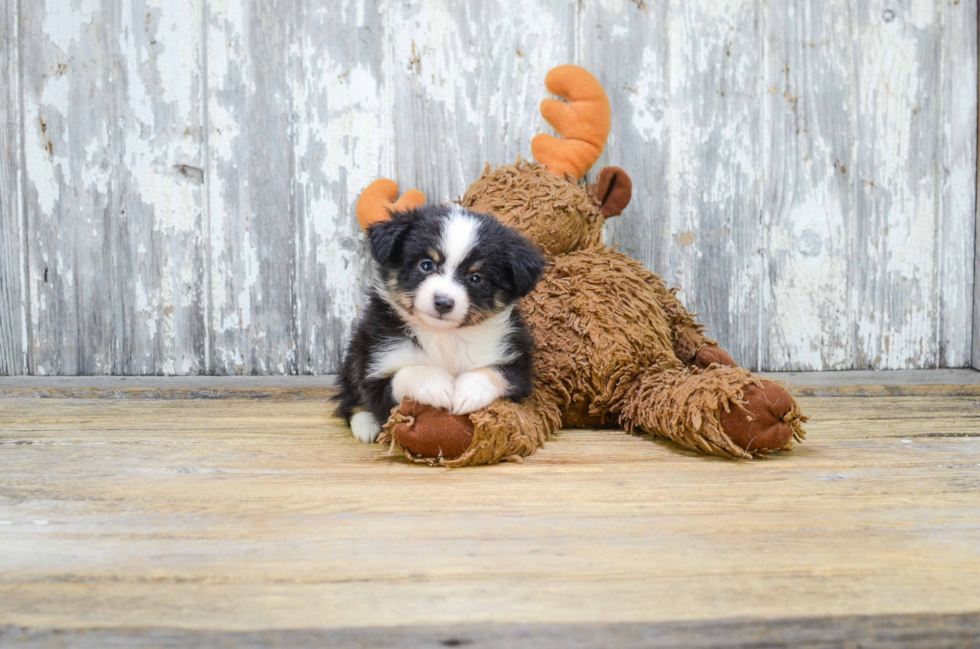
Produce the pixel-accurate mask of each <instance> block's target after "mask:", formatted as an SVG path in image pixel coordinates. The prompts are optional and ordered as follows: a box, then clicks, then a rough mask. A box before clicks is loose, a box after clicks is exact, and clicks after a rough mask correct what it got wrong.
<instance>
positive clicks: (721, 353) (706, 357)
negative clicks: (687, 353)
mask: <svg viewBox="0 0 980 649" xmlns="http://www.w3.org/2000/svg"><path fill="white" fill-rule="evenodd" d="M713 363H717V364H718V365H723V366H725V367H738V363H736V362H735V360H734V359H733V358H732V357H731V356H729V355H728V352H726V351H725V350H724V349H722V348H721V347H715V346H711V347H702V348H701V349H699V350H698V353H697V355H696V356H695V357H694V362H693V365H694V366H695V367H700V368H701V369H702V370H706V369H708V366H709V365H711V364H713Z"/></svg>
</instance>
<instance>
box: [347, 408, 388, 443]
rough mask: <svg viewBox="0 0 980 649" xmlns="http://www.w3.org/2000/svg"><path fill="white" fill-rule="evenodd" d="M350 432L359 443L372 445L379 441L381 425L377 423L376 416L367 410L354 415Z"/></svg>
mask: <svg viewBox="0 0 980 649" xmlns="http://www.w3.org/2000/svg"><path fill="white" fill-rule="evenodd" d="M350 432H352V433H354V437H355V438H356V439H357V440H358V441H359V442H364V443H365V444H371V443H372V442H376V441H378V435H380V434H381V425H380V424H379V423H378V422H377V421H375V419H374V415H372V414H371V413H370V412H368V411H366V410H362V411H361V412H356V413H354V416H353V417H351V418H350Z"/></svg>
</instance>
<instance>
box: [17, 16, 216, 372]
mask: <svg viewBox="0 0 980 649" xmlns="http://www.w3.org/2000/svg"><path fill="white" fill-rule="evenodd" d="M200 6H201V5H200V0H182V1H180V2H145V3H144V2H141V1H139V0H120V2H117V3H112V4H111V5H105V6H101V7H97V6H95V5H94V4H93V3H81V4H77V3H76V5H73V6H71V7H70V6H69V5H65V4H64V3H61V4H59V5H58V8H57V9H55V8H54V7H46V6H45V4H44V3H34V2H31V3H21V6H20V12H21V24H22V25H23V27H24V29H23V31H24V35H23V38H24V48H25V55H24V95H25V97H24V105H25V108H24V119H25V139H24V149H25V160H26V168H25V170H24V173H25V174H26V179H27V182H26V187H27V223H28V239H27V240H28V242H29V248H28V250H27V257H28V270H29V273H30V276H29V280H28V281H29V284H30V291H29V294H30V296H31V303H30V326H31V329H32V340H33V344H32V349H31V368H32V371H33V372H34V373H37V374H157V373H176V372H182V373H196V372H198V371H201V368H202V365H203V358H202V350H203V344H202V343H203V312H202V310H201V306H200V302H201V300H200V293H199V288H200V286H201V284H202V281H201V280H202V273H203V270H204V268H203V255H202V254H201V250H202V249H201V247H200V243H201V239H202V237H201V213H202V210H201V183H202V178H201V167H202V165H203V155H202V148H201V145H200V141H201V133H200V127H201V115H200V94H201V93H200V87H199V85H198V84H199V82H200V68H201V65H200V64H201V62H200V57H199V56H198V51H199V47H200V46H199V43H200V20H199V18H200Z"/></svg>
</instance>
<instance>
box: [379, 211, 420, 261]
mask: <svg viewBox="0 0 980 649" xmlns="http://www.w3.org/2000/svg"><path fill="white" fill-rule="evenodd" d="M414 223H415V210H412V211H410V212H400V213H398V214H395V215H393V216H392V217H391V219H390V220H388V221H378V222H376V223H373V224H372V225H370V226H368V230H367V236H368V245H370V247H371V256H372V257H373V258H374V260H375V261H376V262H378V263H379V264H381V265H382V266H387V265H388V264H389V263H390V262H391V261H392V260H393V259H396V258H397V257H398V252H399V249H400V247H401V245H400V244H401V242H402V241H404V239H405V235H407V234H408V233H409V231H410V230H411V229H412V225H413V224H414Z"/></svg>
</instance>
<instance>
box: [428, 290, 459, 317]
mask: <svg viewBox="0 0 980 649" xmlns="http://www.w3.org/2000/svg"><path fill="white" fill-rule="evenodd" d="M432 304H433V305H435V307H436V311H438V312H439V315H444V314H446V313H449V312H450V311H452V310H453V307H454V306H456V303H455V302H454V301H453V298H451V297H446V296H445V295H437V296H435V297H434V298H433V299H432Z"/></svg>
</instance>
